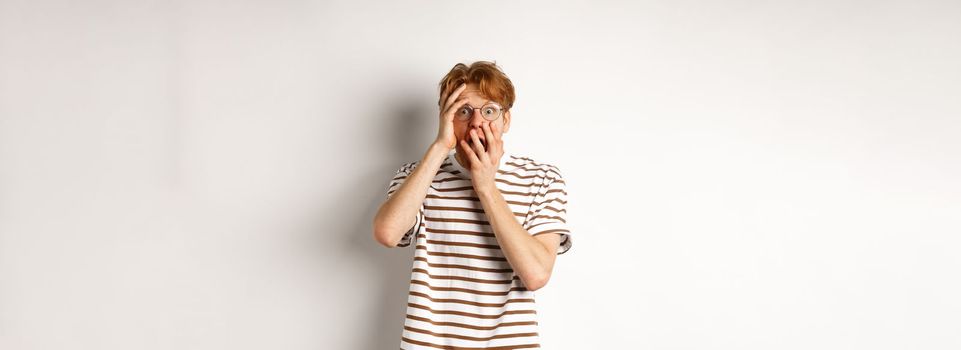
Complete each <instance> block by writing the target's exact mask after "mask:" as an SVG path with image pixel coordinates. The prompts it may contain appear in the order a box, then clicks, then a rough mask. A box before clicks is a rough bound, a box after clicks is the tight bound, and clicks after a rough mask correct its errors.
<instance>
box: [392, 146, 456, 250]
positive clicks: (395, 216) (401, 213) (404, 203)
mask: <svg viewBox="0 0 961 350" xmlns="http://www.w3.org/2000/svg"><path fill="white" fill-rule="evenodd" d="M447 152H448V150H447V149H445V148H444V146H443V145H440V144H437V143H434V144H431V146H430V147H429V148H428V149H427V152H426V153H425V154H424V157H423V158H421V160H420V164H418V165H417V167H416V168H414V171H413V172H411V174H410V175H409V176H408V177H407V179H406V180H404V183H403V184H401V185H400V187H399V188H398V189H397V190H396V192H394V193H393V194H392V195H391V196H390V198H388V199H387V201H385V202H384V203H383V204H381V205H380V209H378V210H377V215H375V216H374V221H373V226H374V240H376V241H377V242H378V243H380V244H382V245H384V246H386V247H388V248H393V247H396V246H397V243H398V242H399V241H400V239H401V238H403V236H404V233H406V232H407V230H409V229H410V228H411V226H413V225H414V222H412V221H411V218H414V217H415V215H417V211H418V210H420V205H421V204H422V203H423V202H424V198H426V197H427V189H428V188H430V184H431V182H432V181H433V180H434V176H435V175H437V171H438V170H439V169H440V166H441V165H442V164H444V159H445V158H446V157H447Z"/></svg>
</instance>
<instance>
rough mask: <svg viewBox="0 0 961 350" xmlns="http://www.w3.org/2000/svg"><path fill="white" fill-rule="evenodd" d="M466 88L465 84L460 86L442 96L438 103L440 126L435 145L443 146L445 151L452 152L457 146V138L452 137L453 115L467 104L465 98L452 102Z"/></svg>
mask: <svg viewBox="0 0 961 350" xmlns="http://www.w3.org/2000/svg"><path fill="white" fill-rule="evenodd" d="M465 88H467V83H464V84H461V86H459V87H457V89H455V90H454V91H451V93H450V95H447V96H444V98H443V99H442V100H441V103H440V106H441V108H440V111H441V112H440V125H439V127H438V130H437V139H436V140H434V143H435V144H439V145H443V146H444V147H446V148H445V149H446V150H448V151H449V150H452V149H454V147H455V146H457V137H456V136H454V114H455V113H457V110H458V109H459V108H460V107H461V106H463V105H464V104H466V103H467V97H464V98H461V99H458V100H454V99H456V98H458V97H460V94H461V92H462V91H464V89H465Z"/></svg>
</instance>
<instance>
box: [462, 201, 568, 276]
mask: <svg viewBox="0 0 961 350" xmlns="http://www.w3.org/2000/svg"><path fill="white" fill-rule="evenodd" d="M478 196H479V198H480V201H481V205H482V206H483V207H484V212H485V213H487V218H488V221H489V222H490V225H491V228H492V229H493V231H494V236H495V237H496V238H497V243H498V244H499V245H500V248H501V250H502V251H503V252H504V255H505V257H506V258H507V261H508V263H510V265H511V267H512V268H513V269H514V271H515V272H516V273H517V275H518V276H519V277H520V279H521V281H522V282H524V285H525V286H527V287H528V288H529V289H538V288H540V286H541V285H543V284H544V283H546V281H547V279H548V278H549V274H550V271H551V268H552V265H553V263H554V259H555V258H556V255H555V253H554V251H551V250H549V249H548V248H547V247H546V246H545V245H544V244H543V243H541V242H540V241H539V240H537V239H536V238H534V237H533V236H531V235H530V233H529V232H528V231H527V230H525V229H524V227H523V226H521V224H520V223H518V222H517V219H515V218H514V213H513V212H512V211H511V209H510V207H509V206H508V205H507V201H506V200H505V199H504V196H503V195H502V194H501V193H500V191H499V190H497V189H496V188H493V189H491V190H486V191H481V192H479V193H478Z"/></svg>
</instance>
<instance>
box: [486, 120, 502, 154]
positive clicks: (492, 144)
mask: <svg viewBox="0 0 961 350" xmlns="http://www.w3.org/2000/svg"><path fill="white" fill-rule="evenodd" d="M495 130H497V124H496V123H491V124H490V126H489V129H488V133H487V148H489V149H490V153H491V154H494V155H499V154H501V153H499V152H501V138H500V136H498V135H497V133H496V132H494V131H495Z"/></svg>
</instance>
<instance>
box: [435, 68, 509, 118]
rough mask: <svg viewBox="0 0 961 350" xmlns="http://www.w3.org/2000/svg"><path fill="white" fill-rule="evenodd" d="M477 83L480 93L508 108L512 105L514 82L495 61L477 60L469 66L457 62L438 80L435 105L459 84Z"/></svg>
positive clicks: (438, 104)
mask: <svg viewBox="0 0 961 350" xmlns="http://www.w3.org/2000/svg"><path fill="white" fill-rule="evenodd" d="M464 83H467V84H471V83H473V84H477V86H478V88H479V89H480V91H481V94H482V95H483V96H484V97H486V98H488V99H490V100H491V101H494V102H497V103H498V104H500V105H501V106H503V107H504V110H505V111H506V110H510V109H511V107H512V106H514V84H513V83H511V80H510V79H508V78H507V75H506V74H504V71H502V70H501V69H500V67H498V66H497V63H496V61H494V62H489V61H477V62H474V63H471V65H470V66H468V65H466V64H463V63H458V64H455V65H454V68H451V70H450V72H448V73H447V75H445V76H444V78H443V79H441V80H440V84H439V87H440V97H439V98H438V99H437V106H439V107H440V106H441V105H440V104H441V103H442V102H443V101H442V99H443V98H444V95H445V94H449V93H450V92H451V91H454V90H455V89H457V87H458V86H460V85H461V84H464Z"/></svg>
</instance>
